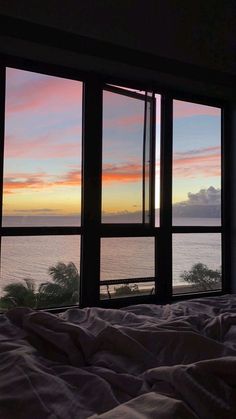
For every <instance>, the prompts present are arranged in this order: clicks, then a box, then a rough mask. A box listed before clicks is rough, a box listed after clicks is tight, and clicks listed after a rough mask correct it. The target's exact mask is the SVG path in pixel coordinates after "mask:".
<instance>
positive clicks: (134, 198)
mask: <svg viewBox="0 0 236 419" xmlns="http://www.w3.org/2000/svg"><path fill="white" fill-rule="evenodd" d="M129 94H130V95H131V96H129V95H125V94H118V93H114V92H109V91H104V93H103V173H102V221H103V222H106V223H135V222H137V223H141V222H142V218H143V217H142V209H143V139H144V107H145V101H144V99H145V96H144V95H141V94H140V95H137V97H138V98H137V97H132V95H135V94H134V93H132V92H129Z"/></svg>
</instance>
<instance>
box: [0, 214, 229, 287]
mask: <svg viewBox="0 0 236 419" xmlns="http://www.w3.org/2000/svg"><path fill="white" fill-rule="evenodd" d="M175 221H176V222H175V224H176V225H177V224H179V225H180V224H183V225H208V226H209V225H219V220H218V219H212V218H208V219H205V218H201V219H197V218H194V219H190V218H189V219H184V220H183V219H182V220H181V219H179V220H175ZM4 225H8V226H9V225H23V226H25V225H28V226H29V225H31V226H33V225H34V226H40V225H43V226H46V225H47V226H49V225H51V226H52V225H54V226H55V225H64V226H66V225H67V226H68V225H72V226H73V225H79V219H78V217H52V216H51V217H46V216H45V217H36V216H35V217H26V218H24V217H5V222H4ZM160 246H161V243H160ZM70 261H72V262H74V263H75V265H76V266H77V267H78V269H79V267H80V237H79V236H38V237H3V238H2V250H1V279H0V281H1V282H0V290H1V289H2V288H3V287H4V286H5V285H6V284H8V283H10V282H15V281H18V280H21V279H23V278H33V279H35V282H36V284H38V285H39V284H40V283H41V282H45V281H48V280H49V279H50V276H49V274H48V268H49V267H50V266H54V265H55V264H57V263H58V262H64V263H68V262H70ZM197 262H201V263H205V264H206V265H207V266H208V267H210V268H212V269H219V268H220V266H221V237H220V234H217V233H212V234H209V233H207V234H205V233H203V234H175V235H174V236H173V277H174V283H175V284H181V279H180V278H179V276H180V274H181V273H182V272H183V271H184V270H189V269H190V268H191V267H192V265H193V264H194V263H197ZM153 274H154V240H153V238H150V237H140V238H104V239H102V241H101V279H102V280H106V279H126V278H142V277H152V276H153Z"/></svg>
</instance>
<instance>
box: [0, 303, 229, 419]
mask: <svg viewBox="0 0 236 419" xmlns="http://www.w3.org/2000/svg"><path fill="white" fill-rule="evenodd" d="M88 417H90V418H91V419H92V418H94V419H95V418H104V419H105V418H106V419H108V418H109V419H113V418H122V419H128V418H129V419H131V418H132V419H139V418H157V419H159V418H160V419H169V418H180V419H185V418H189V419H192V418H202V419H211V418H212V419H217V418H219V419H228V418H230V419H231V418H232V419H235V418H236V296H234V295H228V296H222V297H212V298H202V299H196V300H192V301H185V302H181V303H176V304H173V305H166V306H155V305H136V306H130V307H127V308H125V309H122V310H112V309H106V310H104V309H99V308H87V309H83V310H80V309H71V310H68V311H66V312H65V313H63V314H62V315H60V316H56V315H52V314H49V313H47V312H43V311H41V312H37V311H32V310H30V309H24V308H22V309H14V310H11V311H9V312H8V313H7V314H6V315H2V316H1V317H0V418H1V419H13V418H14V419H28V418H30V419H31V418H32V419H49V418H50V419H56V418H57V419H72V418H73V419H80V418H88Z"/></svg>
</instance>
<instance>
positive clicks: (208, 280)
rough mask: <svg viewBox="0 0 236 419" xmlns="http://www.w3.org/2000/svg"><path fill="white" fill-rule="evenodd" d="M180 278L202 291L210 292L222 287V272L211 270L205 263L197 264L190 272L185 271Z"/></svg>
mask: <svg viewBox="0 0 236 419" xmlns="http://www.w3.org/2000/svg"><path fill="white" fill-rule="evenodd" d="M180 278H181V279H183V280H184V281H186V282H188V283H189V284H192V285H194V286H196V287H197V288H198V289H200V290H202V291H208V290H212V289H213V290H214V289H216V288H217V286H219V285H220V281H221V272H220V270H218V269H216V270H213V269H210V268H208V266H207V265H204V264H203V263H195V265H193V266H192V268H191V269H190V271H184V272H183V273H182V274H181V275H180Z"/></svg>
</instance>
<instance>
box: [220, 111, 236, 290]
mask: <svg viewBox="0 0 236 419" xmlns="http://www.w3.org/2000/svg"><path fill="white" fill-rule="evenodd" d="M230 140H233V134H232V109H231V107H230V106H229V105H227V106H226V105H225V106H224V108H223V109H222V113H221V171H222V175H221V210H222V214H221V217H222V225H223V229H222V291H223V292H226V293H230V292H231V288H232V286H231V281H232V277H231V263H232V260H231V258H232V253H231V251H230V249H232V242H231V234H232V231H233V227H232V221H231V214H230V212H231V207H232V197H231V191H232V176H231V174H230V171H231V168H232V165H233V163H232V158H231V155H232V152H231V147H230V144H231V141H230Z"/></svg>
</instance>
